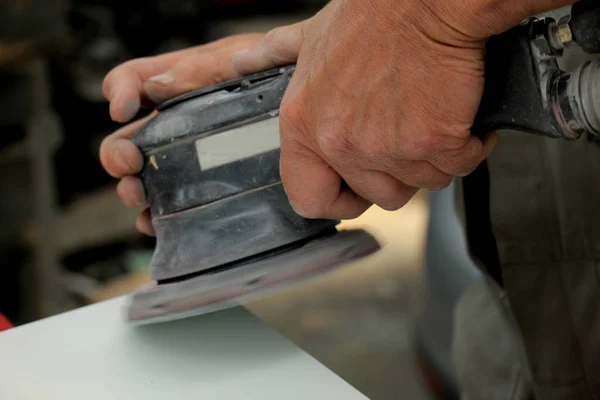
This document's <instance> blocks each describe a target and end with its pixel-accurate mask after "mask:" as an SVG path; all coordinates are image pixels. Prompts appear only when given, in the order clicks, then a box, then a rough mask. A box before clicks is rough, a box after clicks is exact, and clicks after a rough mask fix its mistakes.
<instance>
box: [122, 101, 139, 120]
mask: <svg viewBox="0 0 600 400" xmlns="http://www.w3.org/2000/svg"><path fill="white" fill-rule="evenodd" d="M139 110H140V100H139V99H135V100H128V101H127V103H125V107H123V114H124V117H125V119H126V120H127V121H129V120H130V119H132V118H133V117H135V116H136V114H137V113H138V111H139Z"/></svg>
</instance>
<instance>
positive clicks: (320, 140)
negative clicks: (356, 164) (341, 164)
mask: <svg viewBox="0 0 600 400" xmlns="http://www.w3.org/2000/svg"><path fill="white" fill-rule="evenodd" d="M316 141H317V146H318V147H319V149H320V150H321V152H322V153H323V155H324V156H325V157H326V158H328V159H330V160H337V161H341V160H342V159H343V158H345V157H347V156H348V154H349V153H351V151H352V147H353V146H352V145H351V143H350V141H349V140H348V134H347V132H346V130H345V129H344V128H343V125H342V124H335V123H333V124H323V125H320V130H319V132H318V135H317V138H316Z"/></svg>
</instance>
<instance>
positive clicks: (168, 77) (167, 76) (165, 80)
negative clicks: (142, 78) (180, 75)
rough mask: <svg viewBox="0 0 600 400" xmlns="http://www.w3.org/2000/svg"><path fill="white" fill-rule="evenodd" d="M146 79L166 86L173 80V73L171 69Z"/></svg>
mask: <svg viewBox="0 0 600 400" xmlns="http://www.w3.org/2000/svg"><path fill="white" fill-rule="evenodd" d="M148 81H150V82H153V83H157V84H159V85H163V86H168V85H170V84H172V83H173V82H175V77H174V76H173V73H172V72H171V71H167V72H165V73H163V74H160V75H155V76H153V77H151V78H150V79H148Z"/></svg>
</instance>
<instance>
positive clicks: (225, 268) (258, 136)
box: [126, 0, 600, 324]
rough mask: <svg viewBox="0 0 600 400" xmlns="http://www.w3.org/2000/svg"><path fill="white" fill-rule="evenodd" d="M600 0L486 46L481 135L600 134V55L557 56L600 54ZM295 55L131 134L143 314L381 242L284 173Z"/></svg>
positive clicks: (200, 309) (217, 301) (189, 305)
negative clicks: (282, 128)
mask: <svg viewBox="0 0 600 400" xmlns="http://www.w3.org/2000/svg"><path fill="white" fill-rule="evenodd" d="M596 3H597V2H596V1H595V0H587V1H582V2H580V3H578V4H577V5H576V6H574V7H573V10H572V13H571V15H570V16H568V18H567V19H562V20H559V21H556V20H554V19H552V18H531V19H529V20H527V21H524V22H523V23H522V24H521V25H519V26H517V27H515V28H514V29H512V30H509V31H507V32H505V33H503V34H501V35H498V36H496V37H493V38H492V39H491V40H490V41H489V42H488V44H487V46H488V49H487V55H488V56H487V61H486V87H485V91H484V96H483V99H482V102H481V106H480V110H479V113H478V115H477V118H476V120H475V124H474V126H473V133H474V134H477V135H480V134H486V133H487V132H490V131H492V130H499V129H517V130H521V131H524V132H528V133H534V134H541V135H545V136H547V137H552V138H565V139H569V140H573V139H577V138H579V137H581V136H582V135H584V134H589V135H590V136H595V135H598V134H600V104H599V101H598V99H599V97H598V95H599V94H600V62H598V61H594V62H585V63H583V64H582V65H580V66H579V67H578V68H577V69H576V70H575V71H574V72H569V73H567V72H564V71H562V70H561V69H560V68H559V66H558V63H557V60H558V59H559V58H560V57H561V56H562V54H563V51H564V49H565V47H568V46H569V45H571V43H578V44H579V47H580V48H582V49H584V50H585V51H588V52H590V53H596V52H600V37H599V36H598V28H597V27H598V26H600V25H598V22H600V8H599V7H598V6H597V5H596ZM294 70H295V66H294V65H289V66H284V67H281V68H276V69H273V70H269V71H263V72H259V73H256V74H253V75H250V76H244V77H241V78H239V79H235V80H232V81H228V82H223V83H220V84H217V85H213V86H210V87H206V88H202V89H199V90H196V91H193V92H190V93H186V94H184V95H181V96H179V97H176V98H174V99H171V100H169V101H167V102H165V103H164V104H161V105H160V106H159V107H158V111H159V113H158V114H157V115H156V117H154V118H153V119H152V120H150V121H149V122H148V123H147V124H146V125H145V126H144V127H142V128H141V129H140V131H139V132H138V133H137V134H136V135H135V136H134V137H133V139H132V140H133V142H134V144H136V145H137V146H138V147H139V148H140V150H141V151H142V153H143V154H144V159H145V165H144V168H143V170H142V172H141V178H142V182H143V185H144V188H145V191H146V196H147V199H148V204H149V207H150V211H151V216H152V224H153V226H154V229H155V232H156V240H157V242H156V243H157V244H156V249H155V252H154V255H153V259H152V262H151V265H150V274H151V277H152V279H153V280H155V281H156V285H154V286H152V287H149V288H146V289H143V290H140V291H138V292H136V293H134V294H133V296H132V298H131V302H130V304H129V307H128V308H127V312H126V319H127V321H129V322H130V323H132V324H146V323H154V322H161V321H166V320H172V319H177V318H184V317H188V316H193V315H198V314H203V313H207V312H213V311H217V310H222V309H224V308H228V307H232V306H237V305H240V304H243V303H244V302H246V301H248V300H250V299H253V298H255V297H257V296H262V295H264V294H265V293H267V292H271V291H275V290H281V289H282V288H284V287H286V286H288V285H292V284H297V283H299V282H300V281H303V280H305V279H309V278H313V277H315V276H316V275H318V274H321V273H325V272H329V271H332V270H334V269H336V268H339V267H340V266H343V265H345V264H347V263H349V262H351V261H354V260H357V259H360V258H364V257H368V256H370V255H372V254H374V253H376V252H377V251H378V250H380V249H381V245H380V244H379V243H378V241H377V240H376V239H375V238H374V237H373V236H372V235H371V234H369V233H368V232H367V231H365V230H361V229H356V230H339V229H338V225H339V222H340V221H334V220H315V219H305V218H303V217H301V216H299V215H298V214H296V213H295V212H294V210H293V209H292V207H291V206H290V203H289V201H288V199H287V196H286V194H285V191H284V188H283V185H282V182H281V178H280V174H279V158H280V148H279V107H280V105H281V101H282V99H283V97H284V94H285V92H286V88H287V86H288V84H289V82H290V80H291V78H292V76H293V73H294Z"/></svg>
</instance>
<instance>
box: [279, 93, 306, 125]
mask: <svg viewBox="0 0 600 400" xmlns="http://www.w3.org/2000/svg"><path fill="white" fill-rule="evenodd" d="M279 115H280V118H281V119H282V120H283V121H285V123H286V124H288V125H290V126H291V127H293V128H294V130H300V129H299V128H300V127H301V126H302V125H304V116H303V115H304V111H303V106H302V103H301V102H300V101H299V98H298V97H293V98H289V97H286V98H284V101H283V102H282V103H281V107H280V109H279Z"/></svg>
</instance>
